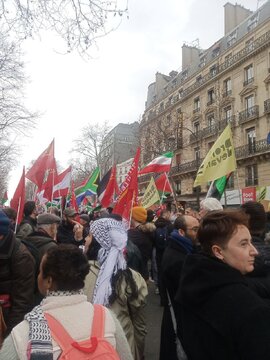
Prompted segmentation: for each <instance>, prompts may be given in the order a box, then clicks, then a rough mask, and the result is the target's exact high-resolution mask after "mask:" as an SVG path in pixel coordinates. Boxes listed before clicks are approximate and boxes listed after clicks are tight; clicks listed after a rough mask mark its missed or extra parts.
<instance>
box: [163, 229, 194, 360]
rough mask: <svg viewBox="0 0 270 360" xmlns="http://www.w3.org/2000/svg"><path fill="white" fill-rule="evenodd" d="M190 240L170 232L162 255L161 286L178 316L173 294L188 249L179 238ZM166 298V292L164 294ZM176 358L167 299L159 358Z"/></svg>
mask: <svg viewBox="0 0 270 360" xmlns="http://www.w3.org/2000/svg"><path fill="white" fill-rule="evenodd" d="M184 239H185V241H189V242H190V245H191V244H192V243H191V240H189V239H187V238H184V237H183V236H181V235H180V234H179V233H178V231H177V230H173V232H172V233H171V235H170V237H169V239H168V244H167V247H166V249H165V251H164V254H163V257H162V265H161V267H162V281H163V286H164V288H165V289H166V291H168V293H169V296H170V300H171V303H172V305H173V309H174V313H175V316H176V318H178V315H177V311H178V310H179V309H178V307H177V306H176V304H175V300H174V299H175V295H176V293H177V289H178V286H179V282H180V277H181V273H182V267H183V264H184V261H185V258H186V256H187V254H188V251H187V250H186V249H185V248H184V246H183V245H181V240H184ZM166 298H167V294H166ZM167 359H170V360H177V355H176V346H175V332H174V329H173V323H172V317H171V311H170V308H169V306H168V299H167V301H166V303H165V306H164V312H163V318H162V324H161V340H160V360H167Z"/></svg>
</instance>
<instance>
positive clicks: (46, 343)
mask: <svg viewBox="0 0 270 360" xmlns="http://www.w3.org/2000/svg"><path fill="white" fill-rule="evenodd" d="M82 293H83V292H82V291H81V290H80V291H51V292H49V293H48V295H47V296H70V295H77V294H82ZM42 304H43V301H42V302H41V304H40V305H38V306H36V307H34V309H33V310H32V311H31V312H30V313H28V314H26V315H25V317H24V318H25V320H27V321H28V323H29V335H28V338H29V342H28V346H27V359H28V360H53V346H52V337H51V332H50V329H49V326H48V323H47V320H46V318H45V316H44V312H43V309H42Z"/></svg>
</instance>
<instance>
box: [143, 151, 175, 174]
mask: <svg viewBox="0 0 270 360" xmlns="http://www.w3.org/2000/svg"><path fill="white" fill-rule="evenodd" d="M172 158H173V152H167V153H166V154H163V155H161V156H158V157H157V158H155V159H153V160H152V161H151V162H150V163H149V164H148V165H146V166H145V167H144V168H143V169H142V170H141V171H140V172H139V175H143V174H148V173H152V172H155V173H160V172H169V171H170V168H171V163H172Z"/></svg>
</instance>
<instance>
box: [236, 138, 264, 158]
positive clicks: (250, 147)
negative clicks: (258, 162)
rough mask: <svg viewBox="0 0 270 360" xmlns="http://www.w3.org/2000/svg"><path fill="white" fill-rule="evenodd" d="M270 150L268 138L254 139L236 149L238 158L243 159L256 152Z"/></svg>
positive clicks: (260, 152)
mask: <svg viewBox="0 0 270 360" xmlns="http://www.w3.org/2000/svg"><path fill="white" fill-rule="evenodd" d="M269 151H270V145H269V144H267V141H266V139H264V140H258V141H254V142H252V143H250V144H247V145H243V146H239V147H237V148H236V149H235V156H236V159H243V158H246V157H249V156H253V155H256V154H262V153H265V152H269Z"/></svg>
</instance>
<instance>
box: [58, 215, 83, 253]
mask: <svg viewBox="0 0 270 360" xmlns="http://www.w3.org/2000/svg"><path fill="white" fill-rule="evenodd" d="M77 215H78V213H77V211H76V210H74V209H72V208H66V209H65V210H64V211H63V219H62V222H61V224H60V225H59V227H58V231H57V242H58V243H59V244H62V243H63V244H73V245H76V246H81V245H84V241H85V239H84V236H83V226H82V225H81V224H80V223H78V222H77V221H76V216H77Z"/></svg>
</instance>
